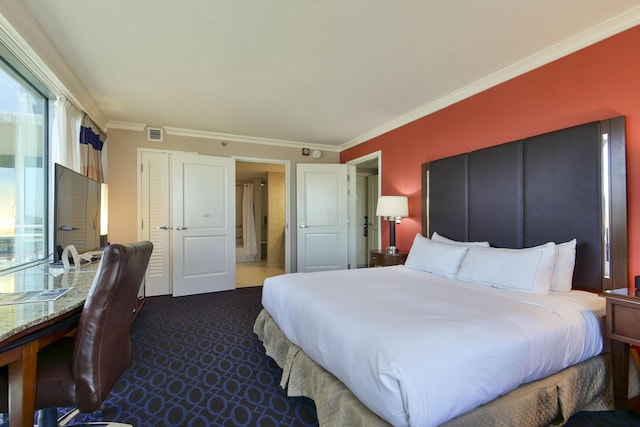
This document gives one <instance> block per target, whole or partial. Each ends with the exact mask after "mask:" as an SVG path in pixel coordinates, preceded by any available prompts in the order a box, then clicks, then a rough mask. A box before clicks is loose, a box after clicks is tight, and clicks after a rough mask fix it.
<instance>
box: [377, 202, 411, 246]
mask: <svg viewBox="0 0 640 427" xmlns="http://www.w3.org/2000/svg"><path fill="white" fill-rule="evenodd" d="M376 216H381V217H384V219H385V220H388V221H389V246H388V247H387V253H388V254H397V253H398V248H396V223H398V224H399V223H400V221H401V220H402V218H403V217H407V216H409V201H408V198H407V196H380V198H379V199H378V207H377V208H376Z"/></svg>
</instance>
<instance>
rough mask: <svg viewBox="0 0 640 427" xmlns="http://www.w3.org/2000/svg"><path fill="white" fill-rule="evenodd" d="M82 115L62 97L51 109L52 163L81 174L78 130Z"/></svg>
mask: <svg viewBox="0 0 640 427" xmlns="http://www.w3.org/2000/svg"><path fill="white" fill-rule="evenodd" d="M83 114H84V113H82V112H81V111H79V110H78V109H77V108H76V107H74V106H73V104H71V102H69V100H67V99H66V98H64V97H59V98H58V99H57V100H56V102H55V103H54V108H53V131H52V140H53V141H52V152H51V156H52V159H51V160H52V162H53V163H60V164H61V165H62V166H66V167H68V168H69V169H73V170H74V171H76V172H81V161H80V147H79V146H78V140H79V129H80V124H81V120H82V115H83Z"/></svg>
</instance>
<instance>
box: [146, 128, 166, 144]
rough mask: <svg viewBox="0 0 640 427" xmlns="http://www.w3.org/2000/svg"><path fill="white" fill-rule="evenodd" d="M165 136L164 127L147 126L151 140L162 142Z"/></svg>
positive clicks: (148, 136) (148, 137)
mask: <svg viewBox="0 0 640 427" xmlns="http://www.w3.org/2000/svg"><path fill="white" fill-rule="evenodd" d="M163 136H164V135H163V133H162V128H150V127H148V128H147V139H148V140H149V141H156V142H162V138H163Z"/></svg>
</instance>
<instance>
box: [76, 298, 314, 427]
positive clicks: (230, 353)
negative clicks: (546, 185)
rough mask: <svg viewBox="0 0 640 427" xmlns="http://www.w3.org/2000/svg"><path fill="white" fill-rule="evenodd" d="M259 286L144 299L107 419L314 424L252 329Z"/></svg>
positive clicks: (309, 405) (307, 403) (307, 405)
mask: <svg viewBox="0 0 640 427" xmlns="http://www.w3.org/2000/svg"><path fill="white" fill-rule="evenodd" d="M261 290H262V288H261V287H253V288H244V289H237V290H235V291H227V292H218V293H213V294H207V295H197V296H189V297H180V298H172V297H165V296H162V297H151V298H147V299H146V300H145V305H144V306H143V308H142V310H141V311H140V314H139V315H138V317H137V318H136V320H135V322H134V324H133V327H132V338H133V343H134V360H133V364H132V365H131V367H130V368H129V369H128V370H127V372H126V373H125V374H124V375H123V377H122V378H121V380H120V381H119V382H118V383H117V385H116V387H115V389H114V390H113V392H112V393H111V394H110V396H109V398H108V400H107V402H106V403H105V408H106V409H105V411H104V414H103V416H102V417H98V418H94V417H91V416H84V415H81V416H77V417H76V418H75V419H74V422H79V421H94V420H96V421H97V420H115V421H119V422H123V423H129V424H133V425H134V426H194V427H195V426H264V427H267V426H274V427H275V426H315V425H317V420H316V415H315V406H314V405H313V402H312V401H311V400H309V399H305V398H290V397H287V396H286V394H285V392H284V391H283V390H282V389H281V388H280V386H279V381H280V375H281V373H282V371H281V370H280V368H278V366H277V365H276V364H275V362H273V361H272V360H271V358H269V357H268V356H266V355H265V354H264V348H263V347H262V344H261V343H260V342H259V341H258V339H257V338H256V336H255V334H254V333H253V322H254V321H255V319H256V317H257V315H258V312H259V311H260V309H261V304H260V298H261V295H262V294H261Z"/></svg>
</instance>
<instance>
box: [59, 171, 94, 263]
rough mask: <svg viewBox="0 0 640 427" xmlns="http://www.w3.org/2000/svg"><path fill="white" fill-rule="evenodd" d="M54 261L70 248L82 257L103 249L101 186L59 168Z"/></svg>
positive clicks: (87, 178)
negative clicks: (101, 247) (84, 254)
mask: <svg viewBox="0 0 640 427" xmlns="http://www.w3.org/2000/svg"><path fill="white" fill-rule="evenodd" d="M54 179H55V181H54V208H53V209H54V219H53V226H54V232H53V245H54V251H53V261H54V262H58V261H60V260H61V258H60V257H61V255H62V251H63V250H64V248H65V247H66V246H67V245H74V246H75V247H76V249H77V251H78V253H80V254H82V253H84V252H88V251H93V250H98V249H99V247H100V183H99V182H98V181H95V180H93V179H91V178H89V177H86V176H84V175H82V174H80V173H78V172H75V171H73V170H71V169H69V168H66V167H64V166H62V165H60V164H57V163H56V164H55V178H54Z"/></svg>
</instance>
